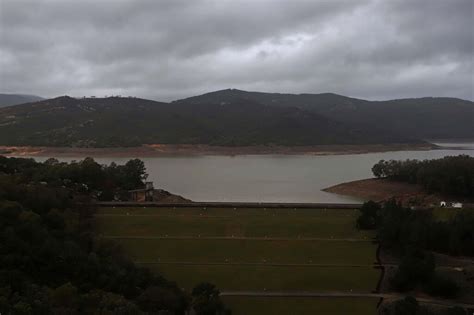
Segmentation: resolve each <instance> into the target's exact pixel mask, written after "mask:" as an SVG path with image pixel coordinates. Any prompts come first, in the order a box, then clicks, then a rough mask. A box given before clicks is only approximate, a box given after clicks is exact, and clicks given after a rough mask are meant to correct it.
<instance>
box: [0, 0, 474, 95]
mask: <svg viewBox="0 0 474 315" xmlns="http://www.w3.org/2000/svg"><path fill="white" fill-rule="evenodd" d="M473 19H474V14H473V2H472V1H471V0H452V1H445V0H418V1H410V0H390V1H382V0H358V1H353V0H344V1H343V0H339V1H338V0H336V1H328V0H326V1H310V0H307V1H303V0H301V1H289V0H287V1H285V0H276V1H270V0H262V1H256V0H254V1H251V0H245V1H230V0H228V1H226V0H214V1H211V0H196V1H185V0H174V1H171V0H168V1H152V0H144V1H125V0H114V1H106V0H104V1H91V0H88V1H72V0H71V1H67V0H63V1H59V0H45V1H32V0H30V1H24V0H2V1H1V2H0V29H1V30H0V32H1V33H0V36H1V37H0V81H1V82H0V83H1V90H2V91H3V92H22V93H26V92H27V93H35V94H39V95H42V96H56V95H62V94H70V95H105V94H112V93H113V94H123V95H137V96H141V97H148V98H154V99H159V100H172V99H176V98H180V97H185V96H190V95H193V94H198V93H204V92H208V91H212V90H216V89H221V88H228V87H233V88H240V89H248V90H263V91H276V92H294V93H300V92H310V93H311V92H313V93H319V92H335V93H341V94H346V95H350V96H356V97H361V98H367V99H388V98H398V97H419V96H453V97H460V98H465V99H473V98H474V97H473V86H474V82H473V71H474V69H473V57H472V56H473V55H474V52H473V42H474V39H473V25H474V21H473Z"/></svg>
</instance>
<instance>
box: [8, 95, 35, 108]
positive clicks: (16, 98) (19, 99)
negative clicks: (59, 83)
mask: <svg viewBox="0 0 474 315" xmlns="http://www.w3.org/2000/svg"><path fill="white" fill-rule="evenodd" d="M43 99H44V98H42V97H39V96H36V95H26V94H1V93H0V107H5V106H12V105H18V104H23V103H30V102H36V101H41V100H43Z"/></svg>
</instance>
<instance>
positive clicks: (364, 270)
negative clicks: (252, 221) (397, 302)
mask: <svg viewBox="0 0 474 315" xmlns="http://www.w3.org/2000/svg"><path fill="white" fill-rule="evenodd" d="M144 266H146V267H148V268H150V269H152V270H154V271H157V272H159V273H161V274H162V275H164V276H165V277H167V278H168V279H173V280H174V281H176V282H177V283H178V284H179V285H180V286H182V287H184V288H186V289H192V288H193V287H194V286H195V285H196V284H198V283H200V282H202V281H207V282H211V283H214V284H216V285H217V287H218V288H219V289H220V290H221V291H231V290H256V291H259V290H264V289H266V290H269V291H271V290H273V291H285V290H287V291H292V290H293V291H350V290H351V289H352V290H353V291H354V292H371V291H372V290H374V289H375V287H376V285H377V280H378V278H379V276H380V271H379V270H378V269H374V268H371V267H358V268H351V267H285V266H284V267H281V266H242V265H240V266H225V265H215V266H209V265H167V264H145V265H144Z"/></svg>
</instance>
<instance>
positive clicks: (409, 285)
mask: <svg viewBox="0 0 474 315" xmlns="http://www.w3.org/2000/svg"><path fill="white" fill-rule="evenodd" d="M357 226H358V227H359V228H360V229H374V230H376V235H377V240H378V241H379V243H380V245H381V246H382V247H383V248H384V249H386V250H389V251H391V252H393V253H395V254H396V255H398V256H400V257H401V261H400V265H399V267H398V271H397V273H396V274H395V276H394V277H393V279H392V280H391V285H392V287H393V288H394V289H396V290H398V291H410V290H412V289H415V288H420V287H421V288H422V289H423V290H424V291H425V292H426V293H429V294H431V295H434V296H442V297H450V298H451V297H455V296H456V294H457V292H458V290H459V288H458V287H457V285H456V283H454V282H453V281H451V280H450V279H448V278H445V277H444V276H442V275H440V274H437V272H436V264H435V259H434V256H433V254H432V252H439V253H444V254H449V255H455V256H470V257H473V256H474V229H473V227H474V211H473V210H463V211H460V212H458V213H456V215H455V216H453V217H452V218H451V219H449V220H447V221H441V220H437V219H436V218H435V217H434V216H433V213H432V210H411V209H407V208H403V207H402V206H401V205H400V204H398V203H396V202H395V201H394V200H391V201H388V202H386V203H385V204H384V205H380V204H378V203H375V202H372V201H369V202H367V203H365V204H364V205H363V207H362V208H361V215H360V216H359V218H358V220H357Z"/></svg>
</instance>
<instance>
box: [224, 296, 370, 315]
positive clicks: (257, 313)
mask: <svg viewBox="0 0 474 315" xmlns="http://www.w3.org/2000/svg"><path fill="white" fill-rule="evenodd" d="M223 300H224V302H225V304H226V305H227V306H229V307H230V308H231V309H232V315H261V314H272V315H288V314H298V315H341V314H351V315H376V314H377V309H376V305H377V302H378V299H373V298H281V297H240V296H239V297H237V296H236V297H234V296H226V297H223Z"/></svg>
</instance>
